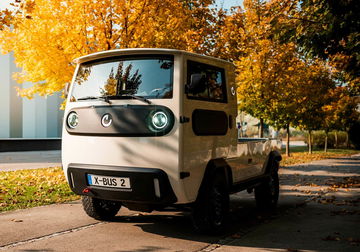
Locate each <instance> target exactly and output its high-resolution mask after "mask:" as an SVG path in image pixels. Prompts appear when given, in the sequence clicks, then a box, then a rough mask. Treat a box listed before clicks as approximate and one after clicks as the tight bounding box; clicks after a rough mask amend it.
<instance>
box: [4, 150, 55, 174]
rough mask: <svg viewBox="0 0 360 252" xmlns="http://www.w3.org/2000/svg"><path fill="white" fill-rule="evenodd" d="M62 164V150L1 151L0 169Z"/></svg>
mask: <svg viewBox="0 0 360 252" xmlns="http://www.w3.org/2000/svg"><path fill="white" fill-rule="evenodd" d="M55 166H61V151H21V152H0V171H14V170H24V169H37V168H48V167H55Z"/></svg>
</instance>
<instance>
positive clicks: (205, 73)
mask: <svg viewBox="0 0 360 252" xmlns="http://www.w3.org/2000/svg"><path fill="white" fill-rule="evenodd" d="M194 79H200V81H199V84H198V85H197V86H196V88H191V84H192V80H194ZM187 83H188V85H190V88H189V89H188V92H187V97H188V98H189V99H196V100H204V101H212V102H224V103H226V102H227V99H226V83H225V71H224V69H223V68H219V67H215V66H211V65H208V64H203V63H199V62H195V61H191V60H189V61H188V62H187Z"/></svg>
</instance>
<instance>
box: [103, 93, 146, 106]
mask: <svg viewBox="0 0 360 252" xmlns="http://www.w3.org/2000/svg"><path fill="white" fill-rule="evenodd" d="M107 97H108V99H119V100H120V99H126V98H132V99H135V100H139V101H142V102H145V103H147V104H151V101H149V100H148V99H146V98H145V97H143V96H138V95H132V94H123V95H110V96H107Z"/></svg>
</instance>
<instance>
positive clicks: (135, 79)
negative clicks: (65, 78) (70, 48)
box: [71, 56, 174, 101]
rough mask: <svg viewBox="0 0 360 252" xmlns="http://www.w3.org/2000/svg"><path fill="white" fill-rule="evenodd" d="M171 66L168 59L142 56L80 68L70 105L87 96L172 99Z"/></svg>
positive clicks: (91, 64) (167, 57)
mask: <svg viewBox="0 0 360 252" xmlns="http://www.w3.org/2000/svg"><path fill="white" fill-rule="evenodd" d="M173 64H174V63H173V58H172V57H170V56H159V57H155V58H154V57H151V58H150V57H144V56H142V57H137V58H131V59H123V58H122V59H112V60H104V61H100V62H95V63H86V64H82V65H80V67H79V70H78V73H77V76H76V78H75V83H74V88H73V90H72V94H71V101H77V100H78V99H79V98H80V99H81V98H83V97H89V96H90V97H104V96H123V95H125V96H126V95H129V96H142V97H145V98H148V99H149V98H150V99H161V98H172V90H173Z"/></svg>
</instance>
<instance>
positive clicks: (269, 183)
mask: <svg viewBox="0 0 360 252" xmlns="http://www.w3.org/2000/svg"><path fill="white" fill-rule="evenodd" d="M278 199H279V175H278V172H277V169H272V171H271V174H270V177H269V178H268V179H266V181H264V182H263V183H262V184H261V185H260V186H258V187H256V188H255V200H256V205H257V207H258V208H260V209H274V208H275V207H276V205H277V202H278Z"/></svg>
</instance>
